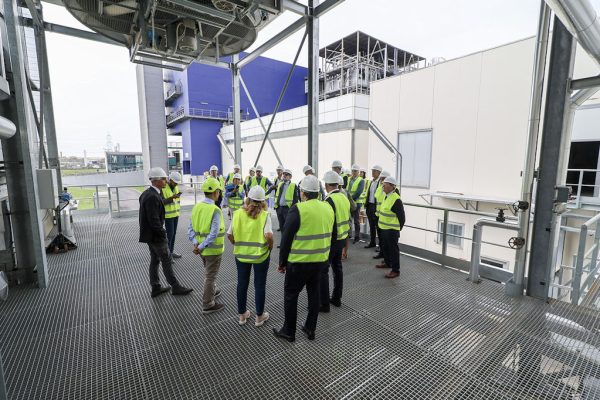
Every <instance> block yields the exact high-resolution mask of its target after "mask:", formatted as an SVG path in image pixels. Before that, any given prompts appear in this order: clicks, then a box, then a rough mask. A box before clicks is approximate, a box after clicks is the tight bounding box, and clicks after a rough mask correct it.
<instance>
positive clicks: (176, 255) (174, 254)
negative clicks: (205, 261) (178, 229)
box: [171, 253, 181, 258]
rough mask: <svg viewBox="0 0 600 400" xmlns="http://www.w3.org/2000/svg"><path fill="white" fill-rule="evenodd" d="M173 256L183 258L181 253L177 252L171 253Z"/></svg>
mask: <svg viewBox="0 0 600 400" xmlns="http://www.w3.org/2000/svg"><path fill="white" fill-rule="evenodd" d="M171 256H172V257H173V258H181V254H177V253H171Z"/></svg>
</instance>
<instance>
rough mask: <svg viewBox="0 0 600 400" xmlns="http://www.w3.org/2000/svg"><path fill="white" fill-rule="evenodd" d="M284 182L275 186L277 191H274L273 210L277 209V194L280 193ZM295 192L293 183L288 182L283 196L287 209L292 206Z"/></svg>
mask: <svg viewBox="0 0 600 400" xmlns="http://www.w3.org/2000/svg"><path fill="white" fill-rule="evenodd" d="M283 184H284V182H280V183H279V185H278V186H277V191H275V208H278V207H279V201H277V199H279V193H280V192H281V188H282V187H283ZM295 192H296V184H295V183H293V182H290V183H289V185H288V187H287V189H286V190H285V194H284V195H283V196H284V199H285V204H286V205H287V206H288V207H291V206H292V203H293V202H294V193H295Z"/></svg>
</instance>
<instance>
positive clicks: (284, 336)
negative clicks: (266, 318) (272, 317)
mask: <svg viewBox="0 0 600 400" xmlns="http://www.w3.org/2000/svg"><path fill="white" fill-rule="evenodd" d="M273 335H275V336H276V337H278V338H281V339H285V340H287V341H288V342H290V343H292V342H293V341H294V340H296V338H295V337H293V336H292V335H288V334H286V333H283V332H282V331H281V329H279V330H278V329H277V328H273Z"/></svg>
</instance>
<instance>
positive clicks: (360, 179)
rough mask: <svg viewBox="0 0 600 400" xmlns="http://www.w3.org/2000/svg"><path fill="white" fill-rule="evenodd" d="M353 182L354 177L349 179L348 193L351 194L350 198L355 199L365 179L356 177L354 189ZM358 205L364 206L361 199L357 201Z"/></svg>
mask: <svg viewBox="0 0 600 400" xmlns="http://www.w3.org/2000/svg"><path fill="white" fill-rule="evenodd" d="M351 180H352V177H351V176H349V177H348V184H347V186H348V188H347V189H346V191H347V192H348V193H350V197H352V198H354V195H355V194H356V192H357V191H358V186H359V185H360V183H361V182H362V181H363V178H362V177H360V176H358V177H356V179H354V182H352V187H350V182H351ZM356 204H363V203H360V198H359V199H358V200H357V201H356Z"/></svg>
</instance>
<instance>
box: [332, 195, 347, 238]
mask: <svg viewBox="0 0 600 400" xmlns="http://www.w3.org/2000/svg"><path fill="white" fill-rule="evenodd" d="M329 197H330V198H331V200H333V204H335V223H336V227H337V240H343V239H346V238H347V237H348V234H349V232H350V201H349V200H348V197H346V196H345V195H344V194H342V193H340V192H336V193H332V194H330V195H329Z"/></svg>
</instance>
